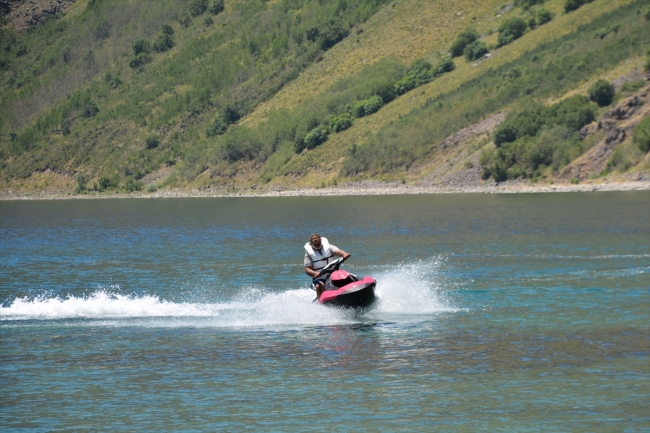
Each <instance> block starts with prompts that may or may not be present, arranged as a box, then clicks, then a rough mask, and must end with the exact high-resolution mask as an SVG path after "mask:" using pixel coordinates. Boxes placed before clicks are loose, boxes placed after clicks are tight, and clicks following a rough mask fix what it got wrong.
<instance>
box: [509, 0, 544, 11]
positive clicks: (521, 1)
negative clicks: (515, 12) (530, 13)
mask: <svg viewBox="0 0 650 433" xmlns="http://www.w3.org/2000/svg"><path fill="white" fill-rule="evenodd" d="M545 1H546V0H515V6H522V7H523V8H524V9H528V8H530V7H531V6H535V5H541V4H542V3H544V2H545Z"/></svg>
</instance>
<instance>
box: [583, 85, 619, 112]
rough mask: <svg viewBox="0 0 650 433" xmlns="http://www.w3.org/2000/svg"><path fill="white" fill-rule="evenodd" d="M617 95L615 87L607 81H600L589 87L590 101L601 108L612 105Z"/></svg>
mask: <svg viewBox="0 0 650 433" xmlns="http://www.w3.org/2000/svg"><path fill="white" fill-rule="evenodd" d="M615 94H616V90H615V89H614V85H612V84H611V83H610V82H609V81H607V80H602V79H601V80H598V81H596V82H595V83H594V84H593V85H592V86H591V87H589V99H591V100H592V101H594V102H595V103H597V104H598V105H600V106H601V107H605V106H607V105H609V104H611V103H612V101H613V100H614V95H615Z"/></svg>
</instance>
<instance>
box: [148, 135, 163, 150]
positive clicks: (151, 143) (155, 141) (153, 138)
mask: <svg viewBox="0 0 650 433" xmlns="http://www.w3.org/2000/svg"><path fill="white" fill-rule="evenodd" d="M145 144H146V146H147V149H155V148H156V147H158V145H159V144H160V139H159V138H158V136H157V135H150V136H149V137H147V138H146V139H145Z"/></svg>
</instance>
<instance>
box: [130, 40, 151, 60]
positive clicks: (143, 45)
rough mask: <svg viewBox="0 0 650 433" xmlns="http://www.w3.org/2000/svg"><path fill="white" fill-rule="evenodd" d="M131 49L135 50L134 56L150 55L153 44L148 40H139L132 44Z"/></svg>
mask: <svg viewBox="0 0 650 433" xmlns="http://www.w3.org/2000/svg"><path fill="white" fill-rule="evenodd" d="M131 48H132V49H133V55H134V56H137V55H138V54H140V53H150V52H151V43H150V42H149V41H148V40H146V39H138V40H137V41H135V42H133V44H131Z"/></svg>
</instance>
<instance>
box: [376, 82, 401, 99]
mask: <svg viewBox="0 0 650 433" xmlns="http://www.w3.org/2000/svg"><path fill="white" fill-rule="evenodd" d="M377 95H378V96H379V97H380V98H381V100H382V101H383V102H384V104H388V103H389V102H391V101H392V100H393V99H395V98H396V97H397V93H396V92H395V87H394V86H392V85H390V84H383V85H381V86H379V87H378V88H377Z"/></svg>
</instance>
